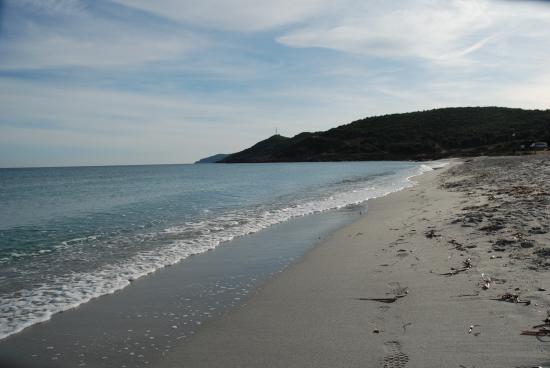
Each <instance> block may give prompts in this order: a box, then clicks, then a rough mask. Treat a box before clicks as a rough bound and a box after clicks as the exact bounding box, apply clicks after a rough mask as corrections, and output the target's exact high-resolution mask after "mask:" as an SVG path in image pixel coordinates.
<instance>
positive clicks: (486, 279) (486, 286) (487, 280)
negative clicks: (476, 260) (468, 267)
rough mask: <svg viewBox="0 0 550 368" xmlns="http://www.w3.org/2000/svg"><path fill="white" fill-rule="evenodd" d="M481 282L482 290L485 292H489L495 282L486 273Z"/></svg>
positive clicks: (482, 275)
mask: <svg viewBox="0 0 550 368" xmlns="http://www.w3.org/2000/svg"><path fill="white" fill-rule="evenodd" d="M481 280H482V286H481V288H482V289H483V290H488V289H490V288H491V283H492V282H493V281H492V280H491V278H490V277H489V275H486V274H484V273H482V274H481Z"/></svg>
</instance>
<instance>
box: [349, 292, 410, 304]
mask: <svg viewBox="0 0 550 368" xmlns="http://www.w3.org/2000/svg"><path fill="white" fill-rule="evenodd" d="M406 296H407V294H400V295H396V296H394V297H391V298H357V300H362V301H364V300H368V301H371V302H380V303H388V304H389V303H395V302H396V301H397V300H398V299H401V298H404V297H406Z"/></svg>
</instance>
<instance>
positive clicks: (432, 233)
mask: <svg viewBox="0 0 550 368" xmlns="http://www.w3.org/2000/svg"><path fill="white" fill-rule="evenodd" d="M424 235H425V236H426V238H428V239H433V238H439V237H440V236H441V235H439V234H437V233H436V231H435V230H434V229H432V230H428V231H426V232H425V233H424Z"/></svg>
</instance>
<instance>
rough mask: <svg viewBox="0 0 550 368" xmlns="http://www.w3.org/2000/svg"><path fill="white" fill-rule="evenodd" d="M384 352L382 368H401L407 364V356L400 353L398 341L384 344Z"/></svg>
mask: <svg viewBox="0 0 550 368" xmlns="http://www.w3.org/2000/svg"><path fill="white" fill-rule="evenodd" d="M384 350H385V351H386V356H385V357H384V360H383V365H382V366H383V367H384V368H401V367H405V366H406V365H407V363H408V362H409V357H408V356H407V354H405V353H403V352H402V351H401V344H400V343H399V341H387V342H386V343H384Z"/></svg>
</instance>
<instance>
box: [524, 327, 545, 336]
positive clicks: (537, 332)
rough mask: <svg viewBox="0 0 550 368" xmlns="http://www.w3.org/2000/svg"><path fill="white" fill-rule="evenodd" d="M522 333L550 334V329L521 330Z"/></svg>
mask: <svg viewBox="0 0 550 368" xmlns="http://www.w3.org/2000/svg"><path fill="white" fill-rule="evenodd" d="M520 335H524V336H550V330H549V329H546V328H541V329H539V330H538V331H529V330H526V331H521V334H520Z"/></svg>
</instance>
